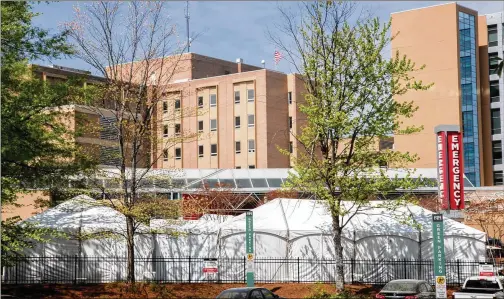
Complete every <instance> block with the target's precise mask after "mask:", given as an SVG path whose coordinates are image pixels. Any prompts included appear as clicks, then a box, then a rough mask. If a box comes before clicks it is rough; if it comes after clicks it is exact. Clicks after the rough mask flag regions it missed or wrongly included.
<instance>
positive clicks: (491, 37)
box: [488, 25, 499, 47]
mask: <svg viewBox="0 0 504 299" xmlns="http://www.w3.org/2000/svg"><path fill="white" fill-rule="evenodd" d="M498 44H499V41H498V39H497V25H490V26H488V46H489V47H495V46H497V45H498Z"/></svg>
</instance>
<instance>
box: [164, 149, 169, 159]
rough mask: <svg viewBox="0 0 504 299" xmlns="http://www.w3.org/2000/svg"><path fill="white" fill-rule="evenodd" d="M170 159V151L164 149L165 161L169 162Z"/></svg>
mask: <svg viewBox="0 0 504 299" xmlns="http://www.w3.org/2000/svg"><path fill="white" fill-rule="evenodd" d="M168 157H169V154H168V150H167V149H164V150H163V161H168Z"/></svg>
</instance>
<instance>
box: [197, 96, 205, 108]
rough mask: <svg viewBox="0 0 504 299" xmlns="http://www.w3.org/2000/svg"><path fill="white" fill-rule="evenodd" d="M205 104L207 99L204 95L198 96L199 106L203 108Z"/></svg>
mask: <svg viewBox="0 0 504 299" xmlns="http://www.w3.org/2000/svg"><path fill="white" fill-rule="evenodd" d="M203 106H205V100H204V98H203V96H198V108H203Z"/></svg>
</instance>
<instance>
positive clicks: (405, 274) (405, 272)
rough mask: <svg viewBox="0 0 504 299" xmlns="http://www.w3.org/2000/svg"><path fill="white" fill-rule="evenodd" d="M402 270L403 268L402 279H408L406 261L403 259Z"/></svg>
mask: <svg viewBox="0 0 504 299" xmlns="http://www.w3.org/2000/svg"><path fill="white" fill-rule="evenodd" d="M403 265H404V266H403V268H404V278H408V274H407V273H408V271H406V270H407V266H406V259H403Z"/></svg>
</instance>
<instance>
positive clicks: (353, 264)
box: [350, 258, 355, 284]
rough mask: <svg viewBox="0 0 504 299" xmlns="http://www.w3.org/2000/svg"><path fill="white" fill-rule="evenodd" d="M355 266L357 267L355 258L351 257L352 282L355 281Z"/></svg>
mask: <svg viewBox="0 0 504 299" xmlns="http://www.w3.org/2000/svg"><path fill="white" fill-rule="evenodd" d="M354 267H355V259H354V258H351V259H350V270H351V273H352V284H353V283H354V271H355V270H354Z"/></svg>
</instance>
